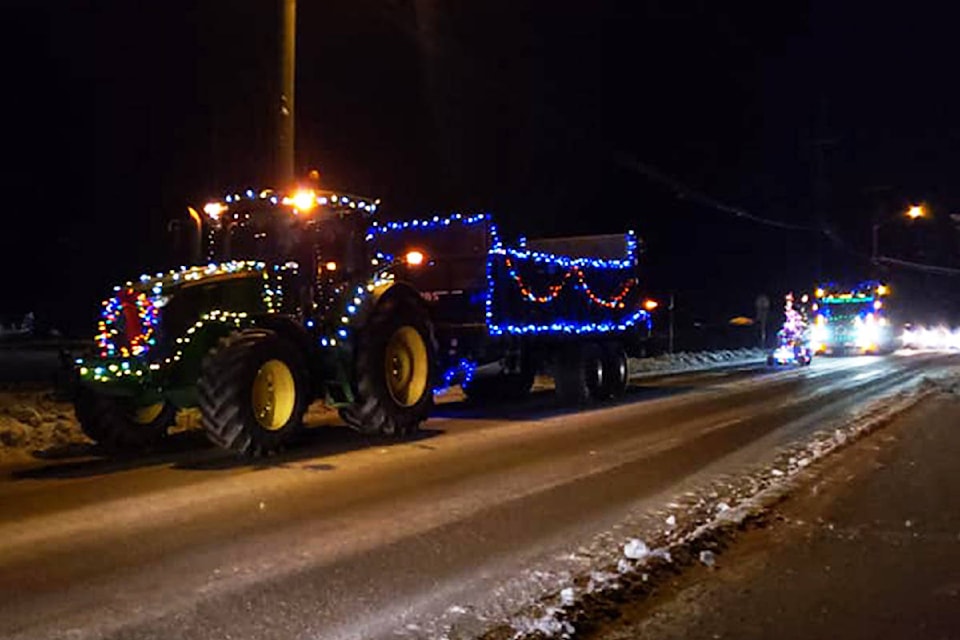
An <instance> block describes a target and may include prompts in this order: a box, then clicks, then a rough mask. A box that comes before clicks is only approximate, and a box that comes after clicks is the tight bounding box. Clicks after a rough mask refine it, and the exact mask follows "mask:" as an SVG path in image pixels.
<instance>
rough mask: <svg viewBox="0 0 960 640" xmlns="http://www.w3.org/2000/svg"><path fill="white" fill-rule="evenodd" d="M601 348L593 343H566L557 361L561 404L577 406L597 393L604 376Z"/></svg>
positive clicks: (556, 376) (558, 395) (558, 393)
mask: <svg viewBox="0 0 960 640" xmlns="http://www.w3.org/2000/svg"><path fill="white" fill-rule="evenodd" d="M602 366H603V365H602V362H601V358H600V348H599V347H598V346H597V345H595V344H593V343H571V344H568V345H565V346H564V347H563V348H562V349H561V351H560V354H559V355H558V356H557V360H556V363H555V365H554V372H553V382H554V385H555V387H556V392H557V399H558V400H559V401H560V403H561V404H563V405H567V406H577V405H583V404H586V403H587V402H588V401H589V400H590V399H591V398H592V397H596V395H597V393H598V390H599V387H600V381H601V379H602Z"/></svg>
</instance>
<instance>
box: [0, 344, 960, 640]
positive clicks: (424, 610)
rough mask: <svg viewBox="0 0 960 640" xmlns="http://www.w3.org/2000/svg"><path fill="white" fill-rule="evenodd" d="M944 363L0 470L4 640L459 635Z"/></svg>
mask: <svg viewBox="0 0 960 640" xmlns="http://www.w3.org/2000/svg"><path fill="white" fill-rule="evenodd" d="M948 364H949V365H956V364H957V357H956V356H952V357H951V356H938V355H931V354H912V355H894V356H888V357H882V358H881V357H864V358H848V359H842V358H841V359H818V360H817V361H816V362H815V363H814V365H813V366H812V367H810V368H805V369H784V370H779V371H768V370H766V369H765V368H763V367H757V366H739V367H731V368H727V369H724V370H721V371H712V372H701V373H691V374H680V375H672V376H660V377H648V378H644V379H642V380H639V381H637V382H636V383H635V385H634V386H633V387H632V388H631V392H630V394H629V396H628V399H627V401H625V402H622V403H619V404H617V405H611V406H605V407H601V408H595V409H592V410H589V411H584V412H580V413H566V412H559V411H556V410H554V409H552V408H551V406H550V398H549V396H548V395H547V394H539V395H535V396H534V397H532V398H531V399H530V400H529V401H528V402H526V403H523V404H521V405H512V406H510V407H495V408H489V409H487V410H485V411H483V412H480V411H478V410H475V409H472V408H470V407H467V406H465V405H461V404H459V403H456V402H452V403H447V404H444V405H443V406H442V407H441V410H440V411H439V412H438V413H439V416H438V417H436V418H434V419H432V420H431V421H430V422H429V423H428V425H427V429H426V431H425V433H424V435H423V437H422V438H420V439H418V440H416V441H414V442H406V443H402V444H391V443H389V442H385V441H372V440H364V439H363V438H361V437H360V436H356V435H354V434H352V433H351V432H349V431H347V430H346V429H345V428H343V427H340V426H336V425H332V424H331V425H319V426H318V427H317V428H316V429H314V430H312V432H313V433H312V436H311V437H310V439H309V440H308V441H307V442H306V443H304V444H303V445H302V446H301V447H299V448H298V449H297V450H295V451H293V452H291V453H289V454H288V455H286V456H285V457H283V458H280V459H277V460H272V461H271V462H270V463H269V464H264V465H247V464H240V463H237V462H235V461H233V460H232V459H231V458H229V457H225V456H224V455H223V454H221V453H220V452H218V451H215V450H211V449H209V448H205V447H203V446H201V445H200V443H199V442H198V441H197V439H196V437H195V435H194V434H190V433H187V434H181V436H180V437H178V438H177V439H175V440H174V442H173V443H171V449H170V451H168V452H166V453H163V454H158V455H155V456H152V457H150V458H139V459H132V460H124V461H106V460H99V459H94V458H89V457H88V458H72V459H61V460H46V461H36V462H33V463H30V464H29V465H20V466H18V467H14V468H8V469H5V470H0V473H2V479H0V637H2V638H78V639H79V638H99V637H117V638H174V637H176V638H214V637H217V638H226V637H229V638H235V639H245V638H278V639H279V638H283V639H290V638H324V639H332V638H378V637H390V638H394V637H401V636H409V637H440V636H442V635H444V634H447V635H448V636H449V637H470V636H471V635H474V634H476V633H479V632H481V631H483V630H484V629H486V628H488V627H490V626H491V625H492V624H494V623H496V622H497V621H499V620H501V619H503V618H505V617H507V616H509V615H510V614H511V613H513V612H514V611H515V610H516V609H518V608H519V607H520V606H521V605H522V604H523V603H524V602H525V601H527V600H529V599H532V598H536V597H538V596H539V595H541V593H542V592H543V591H544V590H545V589H548V588H551V587H552V586H554V585H553V584H551V583H550V579H549V577H550V576H551V575H560V574H562V573H563V571H564V569H563V562H564V561H563V559H564V558H569V557H570V556H571V554H574V552H575V551H576V550H577V549H578V548H580V546H581V545H582V544H583V543H584V542H585V541H589V540H593V539H595V538H596V536H598V535H600V534H603V533H604V532H610V531H616V530H617V529H618V527H619V526H620V523H622V522H623V521H624V518H626V517H627V516H628V515H629V514H631V513H636V512H637V511H638V510H640V511H644V510H655V509H657V508H658V507H660V506H662V504H664V503H665V502H666V501H668V500H670V499H671V496H674V495H676V494H677V493H678V492H682V491H684V490H686V489H687V488H689V487H691V486H694V485H695V484H697V482H699V481H701V480H703V479H704V478H709V477H712V476H720V475H730V474H736V473H737V472H738V471H739V470H740V469H742V468H744V467H745V466H746V465H748V464H756V463H757V462H758V461H763V460H764V459H765V458H766V457H770V456H772V455H773V453H774V451H775V450H776V449H777V447H778V446H780V445H784V444H787V443H790V442H793V441H795V440H797V439H800V438H803V437H804V435H805V434H808V433H810V432H812V431H813V430H815V429H816V428H818V427H819V426H821V425H822V424H823V423H824V422H826V421H828V420H830V419H836V418H838V417H843V416H845V415H851V414H853V413H855V412H856V410H857V407H858V406H860V405H862V403H863V402H865V401H867V400H870V399H872V398H875V397H877V396H879V395H882V394H884V393H889V392H891V391H893V390H895V389H897V388H898V387H899V386H901V385H903V384H906V383H908V382H911V381H914V380H916V379H917V378H918V377H919V376H921V375H923V374H924V373H927V372H932V371H936V370H937V369H938V368H940V367H942V366H945V365H948ZM398 634H399V635H398Z"/></svg>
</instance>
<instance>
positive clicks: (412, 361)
mask: <svg viewBox="0 0 960 640" xmlns="http://www.w3.org/2000/svg"><path fill="white" fill-rule="evenodd" d="M429 369H430V363H429V361H428V359H427V345H426V344H425V343H424V341H423V337H422V336H421V335H420V332H419V331H417V330H416V329H414V328H413V327H410V326H405V327H400V328H399V329H397V330H396V331H394V332H393V335H392V336H390V340H388V341H387V349H386V352H385V354H384V370H385V371H384V372H385V374H386V380H387V390H388V391H389V392H390V397H391V398H393V401H394V402H396V403H397V404H398V405H400V406H401V407H412V406H413V405H415V404H417V403H418V402H420V400H421V399H422V398H423V394H424V393H426V391H427V375H428V372H429Z"/></svg>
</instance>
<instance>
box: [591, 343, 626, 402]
mask: <svg viewBox="0 0 960 640" xmlns="http://www.w3.org/2000/svg"><path fill="white" fill-rule="evenodd" d="M600 365H601V366H600V384H599V385H598V387H597V391H596V394H595V397H596V399H597V400H608V399H611V398H619V397H621V396H622V395H623V394H624V393H626V391H627V383H628V382H629V381H630V371H629V368H628V367H629V364H628V362H627V352H626V351H624V350H623V347H622V346H621V345H620V344H619V343H615V342H608V343H604V344H602V345H601V346H600Z"/></svg>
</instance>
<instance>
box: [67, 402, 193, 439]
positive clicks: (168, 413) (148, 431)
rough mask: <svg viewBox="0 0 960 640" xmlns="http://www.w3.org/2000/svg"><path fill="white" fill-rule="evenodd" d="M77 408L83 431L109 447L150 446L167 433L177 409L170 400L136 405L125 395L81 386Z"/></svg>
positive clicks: (75, 403) (76, 411)
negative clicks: (113, 394) (105, 392)
mask: <svg viewBox="0 0 960 640" xmlns="http://www.w3.org/2000/svg"><path fill="white" fill-rule="evenodd" d="M74 412H75V413H76V416H77V420H78V421H79V422H80V429H81V430H82V431H83V433H84V435H86V436H87V437H88V438H90V439H91V440H93V441H94V442H96V443H97V444H99V445H100V446H102V447H103V448H104V449H106V450H108V451H116V452H122V451H134V450H142V449H149V448H151V447H153V446H155V445H156V444H157V443H158V442H160V441H161V440H162V439H163V437H164V436H166V435H167V429H168V428H169V427H170V425H172V424H173V422H174V419H175V418H176V415H177V409H176V407H174V406H173V405H172V404H170V403H169V402H162V401H161V402H158V403H155V404H151V405H148V406H145V407H136V406H135V405H134V404H132V402H131V401H128V400H127V399H125V398H119V397H116V396H109V395H105V394H102V393H97V392H96V391H94V390H92V389H89V388H85V387H81V388H80V389H78V391H77V397H76V399H75V401H74Z"/></svg>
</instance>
